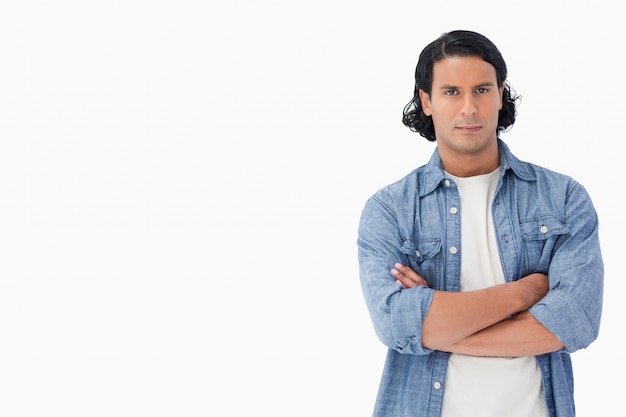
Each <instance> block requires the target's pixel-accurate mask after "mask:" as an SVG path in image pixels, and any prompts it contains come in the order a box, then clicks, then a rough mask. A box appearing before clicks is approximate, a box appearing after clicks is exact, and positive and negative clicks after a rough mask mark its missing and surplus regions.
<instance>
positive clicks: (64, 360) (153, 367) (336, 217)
mask: <svg viewBox="0 0 626 417" xmlns="http://www.w3.org/2000/svg"><path fill="white" fill-rule="evenodd" d="M53 3H54V6H53V5H52V4H53ZM423 3H426V2H417V1H390V2H384V3H383V2H380V1H377V2H375V1H368V0H364V1H357V0H321V1H317V2H301V3H298V2H294V1H287V0H284V1H279V0H274V1H267V2H253V1H230V2H228V3H224V4H220V3H216V4H211V3H209V2H206V1H178V2H176V1H165V0H154V1H132V0H131V1H121V0H120V1H91V2H86V1H78V0H77V1H56V2H44V1H21V2H17V1H16V2H6V1H5V2H1V3H0V4H1V8H0V274H1V275H0V415H2V416H5V417H12V416H48V415H63V416H66V417H69V416H140V415H141V416H144V415H145V416H148V415H149V416H251V415H272V416H367V415H370V414H371V410H372V407H373V403H374V398H375V394H376V390H377V387H378V382H379V378H380V373H381V370H382V365H383V361H384V355H385V348H384V347H383V346H382V344H381V343H380V342H379V341H378V340H377V338H376V337H375V335H374V332H373V329H372V326H371V323H370V320H369V316H368V314H367V311H366V309H365V305H364V301H363V299H362V294H361V289H360V285H359V281H358V274H357V260H356V244H355V242H356V228H357V223H358V218H359V215H360V211H361V209H362V207H363V204H364V203H365V200H366V199H367V197H369V196H370V195H371V194H372V193H373V192H375V191H376V190H377V189H378V188H380V187H382V186H384V185H386V184H388V183H390V182H392V181H395V180H397V179H399V178H401V177H402V176H404V175H405V174H406V173H408V172H409V171H410V170H412V169H413V168H415V167H417V166H418V165H421V164H423V163H425V162H426V161H427V160H428V158H429V157H430V154H431V153H432V151H433V149H434V145H433V144H432V143H430V142H427V141H426V140H425V139H423V138H422V137H421V136H419V135H417V134H415V133H412V132H410V131H409V130H408V129H407V128H405V127H404V126H403V125H402V124H401V121H400V120H401V112H402V108H403V107H404V105H405V104H406V103H407V102H408V101H409V100H410V98H411V95H412V92H413V72H414V69H415V64H416V62H417V57H418V54H419V52H420V51H421V49H422V48H423V47H424V46H425V45H426V44H427V43H429V42H430V41H432V40H434V39H435V38H436V37H437V36H439V35H440V34H441V33H442V32H445V31H449V30H453V29H472V30H477V31H479V32H482V33H483V34H485V35H487V36H488V37H489V38H490V39H492V40H493V41H494V42H495V43H496V45H497V46H498V47H499V49H500V50H501V52H502V53H503V55H504V57H505V60H506V61H507V63H508V67H509V80H510V82H511V84H512V85H513V87H514V88H515V90H517V92H518V93H520V94H521V95H522V96H523V101H522V104H521V105H520V107H519V115H518V121H517V123H516V124H515V127H514V128H513V129H512V130H511V131H510V132H508V133H505V134H504V135H503V139H504V140H505V141H506V142H507V143H508V144H509V145H510V147H511V149H512V150H513V151H514V153H516V154H517V155H518V156H519V157H520V158H522V159H525V160H529V161H532V162H535V163H539V164H541V165H545V166H547V167H549V168H552V169H555V170H558V171H561V172H564V173H566V174H569V175H572V176H573V177H574V178H576V179H577V180H579V181H580V182H581V183H582V184H583V185H584V186H585V187H586V188H587V190H588V191H589V193H590V194H591V196H592V198H593V199H594V201H595V203H596V208H597V210H598V212H599V215H600V218H601V239H602V244H603V251H604V258H605V265H606V286H605V308H604V316H603V324H602V329H601V334H600V337H599V339H598V340H597V341H596V342H595V343H594V344H592V345H591V346H590V347H589V348H587V349H585V350H582V351H579V352H577V353H575V354H574V355H573V360H574V370H575V375H576V400H577V406H578V410H579V415H580V416H597V415H608V414H610V412H611V411H612V410H617V409H621V407H622V402H623V401H622V399H623V398H622V397H623V394H622V391H623V389H622V388H623V387H622V385H623V384H622V383H621V380H620V379H617V380H616V379H615V378H616V377H617V378H621V377H622V376H623V375H624V372H626V370H625V369H624V361H623V360H622V358H623V356H622V355H623V350H622V349H620V344H619V340H621V338H620V336H621V333H622V331H623V321H624V320H623V313H622V311H621V310H620V309H619V308H620V307H619V305H620V304H621V302H620V300H621V298H622V294H623V293H622V292H623V291H624V289H625V288H624V284H623V283H622V282H621V279H620V276H621V273H619V271H618V265H619V264H618V262H619V259H620V256H621V257H623V255H620V254H619V252H618V251H619V248H620V247H621V246H623V239H624V238H623V237H624V225H623V224H624V222H623V215H621V216H619V217H618V211H619V209H620V207H623V195H624V170H623V159H624V157H623V151H622V150H621V149H622V148H621V146H622V145H623V143H624V139H625V137H624V136H625V135H624V129H623V128H622V125H623V121H624V117H625V115H626V112H625V111H624V110H625V109H624V104H623V101H624V94H623V83H624V75H623V74H624V70H625V65H624V63H625V62H624V61H625V58H624V53H623V47H622V44H623V40H624V36H625V34H624V29H623V21H624V15H625V13H624V11H623V10H622V9H621V8H610V7H609V6H608V5H604V4H603V2H602V1H597V2H594V6H593V8H592V9H591V8H589V7H588V6H587V7H585V6H583V5H582V4H583V2H576V1H568V2H563V3H562V4H554V3H549V2H525V4H526V5H525V6H522V7H519V8H513V7H511V6H502V5H501V2H495V1H494V2H483V4H480V3H476V2H459V3H458V4H455V3H454V2H428V3H426V5H424V4H423ZM607 3H609V2H607ZM435 4H437V5H435ZM439 4H440V5H439ZM553 4H554V5H553ZM613 7H621V6H613ZM618 338H619V339H618Z"/></svg>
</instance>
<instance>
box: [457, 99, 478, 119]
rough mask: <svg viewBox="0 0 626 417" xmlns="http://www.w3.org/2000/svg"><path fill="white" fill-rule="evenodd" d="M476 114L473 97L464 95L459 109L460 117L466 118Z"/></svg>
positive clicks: (476, 109)
mask: <svg viewBox="0 0 626 417" xmlns="http://www.w3.org/2000/svg"><path fill="white" fill-rule="evenodd" d="M477 112H478V108H477V107H476V101H475V100H474V96H473V95H472V94H466V95H465V97H464V98H463V107H461V115H462V116H463V117H466V116H475V115H476V113H477Z"/></svg>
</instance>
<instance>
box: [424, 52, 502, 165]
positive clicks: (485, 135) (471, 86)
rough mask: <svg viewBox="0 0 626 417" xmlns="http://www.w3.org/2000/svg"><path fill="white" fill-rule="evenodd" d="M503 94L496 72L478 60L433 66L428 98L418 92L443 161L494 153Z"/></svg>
mask: <svg viewBox="0 0 626 417" xmlns="http://www.w3.org/2000/svg"><path fill="white" fill-rule="evenodd" d="M503 91H504V85H502V86H498V81H497V77H496V70H495V68H494V67H493V66H492V65H491V64H489V63H488V62H485V61H483V60H482V59H481V58H480V57H475V56H466V57H451V58H445V59H443V60H441V61H437V62H436V63H435V64H434V66H433V82H432V89H431V94H430V95H428V94H426V93H425V92H424V91H422V90H420V99H421V103H422V108H423V109H424V113H425V114H426V115H427V116H432V118H433V124H434V126H435V137H436V139H437V146H438V148H439V151H440V154H442V157H443V155H444V154H445V155H448V156H450V157H451V158H457V157H458V158H457V159H456V161H457V162H458V161H460V160H463V158H462V157H463V156H471V155H473V156H478V157H480V156H481V155H484V154H485V153H489V156H490V157H491V156H493V150H494V149H495V152H496V153H497V140H496V139H497V135H496V128H497V126H498V113H499V111H500V109H501V108H502V92H503ZM459 158H460V159H459ZM444 168H445V167H444Z"/></svg>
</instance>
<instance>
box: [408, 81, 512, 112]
mask: <svg viewBox="0 0 626 417" xmlns="http://www.w3.org/2000/svg"><path fill="white" fill-rule="evenodd" d="M419 95H420V104H421V105H422V110H423V111H424V114H425V115H426V116H431V115H432V114H433V112H432V110H431V108H430V96H429V95H428V93H427V92H426V91H424V90H422V89H421V88H420V90H419ZM500 101H502V100H500Z"/></svg>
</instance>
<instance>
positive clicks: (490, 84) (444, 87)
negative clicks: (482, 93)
mask: <svg viewBox="0 0 626 417" xmlns="http://www.w3.org/2000/svg"><path fill="white" fill-rule="evenodd" d="M495 85H496V84H495V83H493V82H491V81H486V82H484V83H480V84H478V85H475V86H474V87H473V88H483V87H495ZM439 89H440V90H458V89H459V87H458V86H456V85H452V84H444V85H442V86H441V87H440V88H439Z"/></svg>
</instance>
